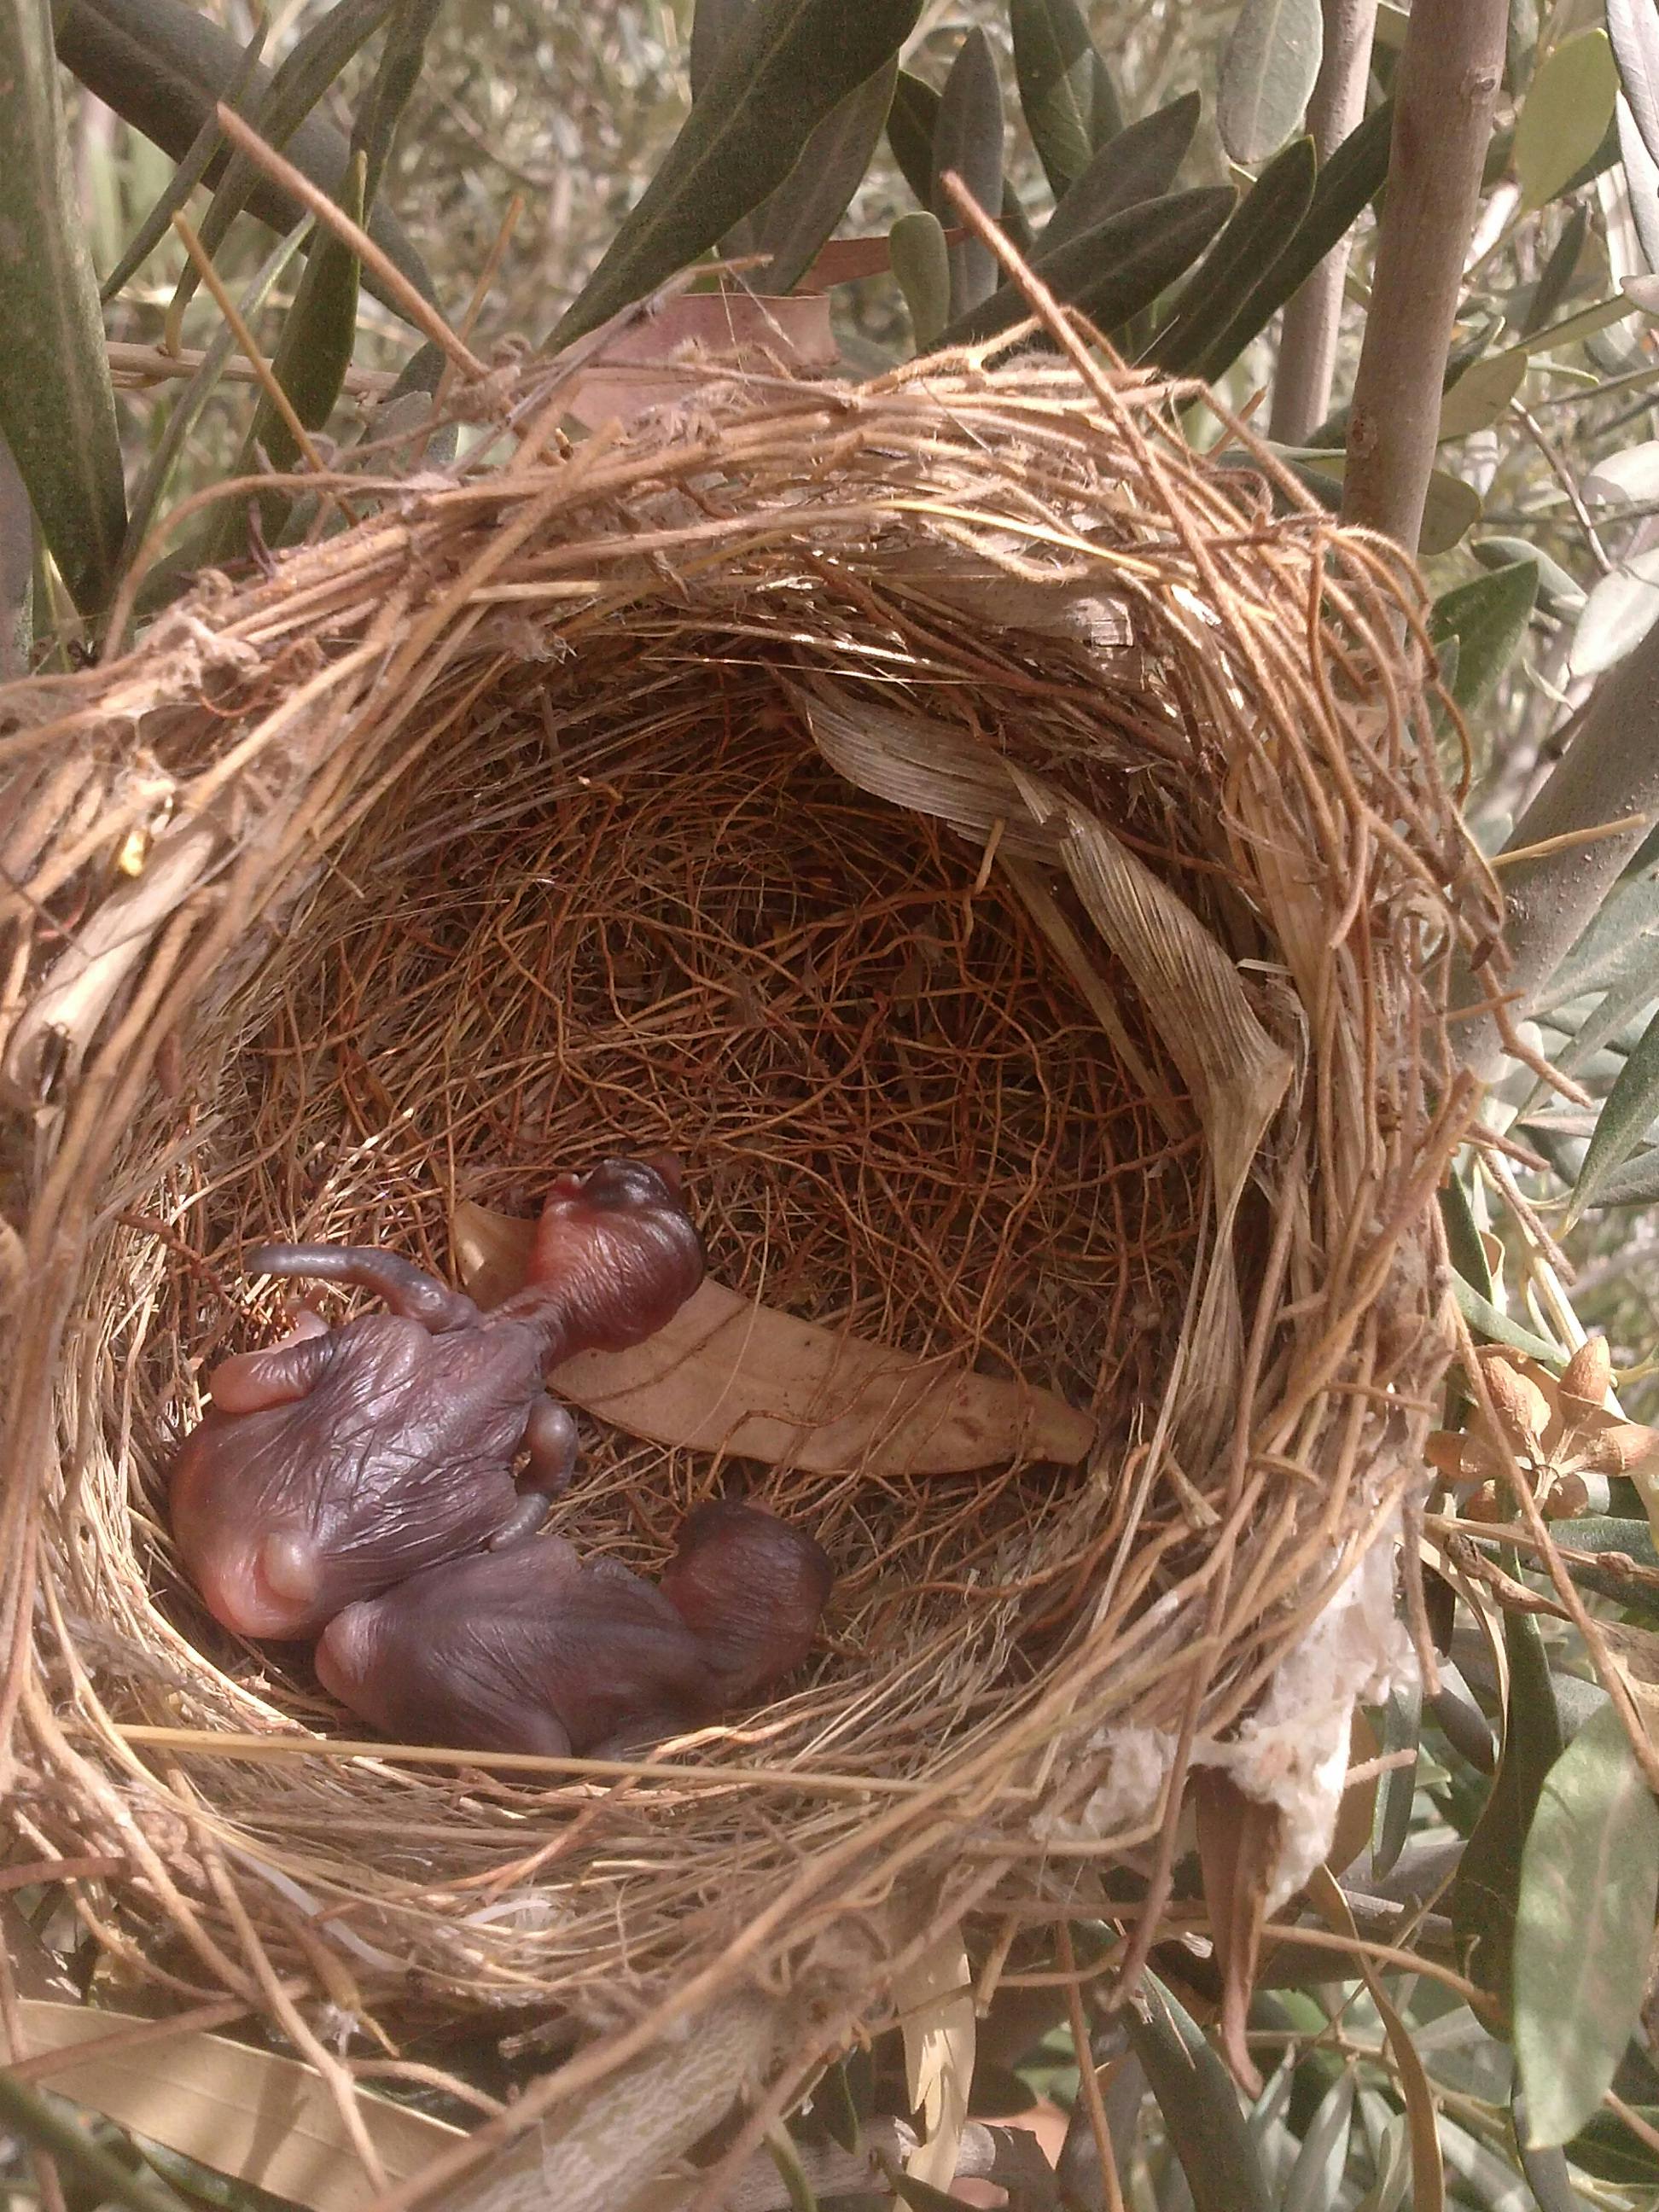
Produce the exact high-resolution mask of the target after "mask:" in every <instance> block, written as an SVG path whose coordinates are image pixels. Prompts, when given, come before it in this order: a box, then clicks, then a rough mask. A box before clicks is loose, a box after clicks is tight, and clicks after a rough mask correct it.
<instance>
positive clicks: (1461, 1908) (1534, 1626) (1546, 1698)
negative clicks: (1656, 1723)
mask: <svg viewBox="0 0 1659 2212" xmlns="http://www.w3.org/2000/svg"><path fill="white" fill-rule="evenodd" d="M1504 1649H1505V1650H1506V1651H1507V1652H1508V1654H1509V1661H1510V1704H1509V1712H1508V1715H1507V1717H1506V1718H1505V1722H1504V1755H1503V1758H1502V1759H1500V1760H1499V1762H1498V1778H1497V1779H1496V1781H1494V1783H1493V1784H1492V1794H1491V1796H1489V1797H1488V1798H1487V1800H1486V1809H1485V1810H1484V1811H1483V1812H1482V1814H1481V1815H1480V1819H1479V1820H1477V1821H1476V1823H1475V1826H1474V1834H1473V1835H1472V1836H1471V1837H1470V1838H1469V1840H1468V1846H1467V1848H1466V1849H1465V1850H1464V1853H1463V1858H1462V1864H1461V1865H1460V1866H1459V1868H1458V1870H1457V1879H1456V1881H1455V1883H1454V1884H1453V1887H1452V1895H1451V1911H1452V1926H1453V1928H1454V1929H1455V1933H1456V1936H1457V1941H1458V1943H1459V1946H1460V1948H1467V1949H1468V1958H1469V1966H1468V1971H1469V1972H1470V1974H1471V1975H1472V1977H1473V1978H1474V1980H1475V1981H1477V1982H1479V1984H1480V1986H1481V1988H1482V1989H1483V1990H1487V1991H1488V1992H1489V1993H1490V1994H1491V1995H1492V1996H1495V1997H1496V1998H1497V1999H1498V2002H1499V2003H1500V2004H1501V2005H1503V2006H1504V2008H1505V2009H1506V2010H1507V2008H1508V2007H1509V2003H1510V1957H1511V1954H1512V1951H1513V1947H1514V1942H1515V1925H1516V1905H1517V1902H1518V1899H1519V1897H1520V1891H1521V1854H1522V1846H1523V1845H1524V1844H1525V1842H1526V1839H1527V1831H1528V1829H1529V1828H1530V1827H1531V1826H1532V1820H1533V1814H1534V1812H1535V1811H1536V1809H1537V1806H1538V1800H1539V1796H1540V1795H1541V1791H1542V1790H1543V1787H1544V1782H1545V1778H1546V1777H1547V1775H1548V1773H1549V1771H1550V1769H1551V1768H1552V1767H1553V1765H1554V1764H1555V1762H1556V1760H1557V1759H1559V1757H1560V1755H1561V1723H1560V1718H1559V1715H1558V1714H1557V1712H1556V1710H1555V1699H1554V1698H1553V1696H1552V1694H1551V1692H1550V1672H1549V1660H1548V1656H1547V1653H1546V1651H1545V1650H1544V1639H1543V1638H1542V1636H1541V1634H1540V1633H1539V1628H1538V1623H1537V1621H1536V1620H1534V1617H1533V1616H1532V1615H1531V1614H1530V1613H1505V1614H1504Z"/></svg>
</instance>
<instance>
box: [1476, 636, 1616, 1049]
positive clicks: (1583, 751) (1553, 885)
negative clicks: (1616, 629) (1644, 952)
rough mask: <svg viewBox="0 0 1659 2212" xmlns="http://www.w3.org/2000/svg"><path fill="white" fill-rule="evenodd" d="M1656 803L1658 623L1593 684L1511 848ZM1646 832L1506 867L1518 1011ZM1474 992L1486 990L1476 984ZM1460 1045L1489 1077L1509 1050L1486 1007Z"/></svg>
mask: <svg viewBox="0 0 1659 2212" xmlns="http://www.w3.org/2000/svg"><path fill="white" fill-rule="evenodd" d="M1656 811H1659V629H1650V631H1649V632H1648V634H1647V635H1646V636H1645V637H1644V639H1643V640H1642V642H1641V643H1640V644H1639V645H1638V647H1637V648H1636V650H1635V651H1634V652H1633V653H1629V654H1627V655H1626V658H1625V659H1623V660H1621V661H1620V662H1619V664H1618V665H1617V666H1616V667H1613V668H1610V669H1609V670H1608V671H1607V674H1606V675H1605V676H1604V677H1603V678H1601V682H1600V683H1599V684H1597V685H1596V687H1595V690H1594V691H1593V692H1592V693H1591V695H1590V698H1589V704H1588V705H1587V706H1586V708H1584V712H1583V720H1582V722H1581V723H1580V725H1579V729H1578V734H1577V737H1576V738H1574V739H1573V741H1572V743H1571V744H1570V745H1569V746H1568V748H1567V750H1566V751H1565V754H1564V755H1563V756H1562V758H1561V762H1560V764H1559V767H1558V768H1557V769H1556V770H1555V773H1554V775H1552V776H1551V777H1550V779H1549V781H1548V782H1547V783H1546V784H1545V785H1544V787H1543V788H1542V789H1541V791H1540V792H1539V793H1538V794H1537V796H1536V797H1535V798H1534V800H1533V802H1532V804H1531V805H1529V806H1528V808H1527V810H1526V811H1525V812H1524V813H1523V814H1522V817H1521V818H1520V820H1519V821H1518V822H1517V823H1516V825H1515V827H1514V829H1512V830H1511V831H1510V836H1509V842H1508V847H1507V848H1506V849H1513V850H1516V851H1519V850H1520V849H1521V848H1522V847H1524V846H1528V845H1541V844H1543V843H1544V842H1546V840H1547V839H1549V838H1552V837H1560V836H1566V835H1568V834H1569V833H1571V832H1573V831H1577V830H1583V829H1589V828H1592V827H1593V826H1595V824H1596V823H1602V822H1616V821H1618V820H1619V819H1620V817H1621V816H1624V815H1641V816H1644V817H1648V818H1649V819H1651V817H1653V815H1654V814H1655V813H1656ZM1645 835H1646V825H1645V823H1638V825H1637V826H1635V827H1633V828H1631V829H1622V830H1620V832H1619V833H1618V835H1617V836H1611V837H1601V838H1598V839H1596V840H1595V842H1594V843H1591V844H1574V845H1571V846H1568V847H1565V848H1560V849H1558V850H1556V851H1554V852H1550V853H1545V854H1541V855H1540V856H1539V858H1538V859H1536V860H1517V861H1516V864H1515V866H1513V867H1512V868H1505V869H1504V892H1505V894H1506V896H1507V901H1508V918H1507V921H1506V923H1505V927H1504V940H1505V942H1506V943H1507V945H1508V946H1509V949H1510V962H1511V965H1510V970H1509V973H1508V974H1507V975H1505V976H1504V983H1503V987H1504V990H1506V991H1508V992H1510V993H1513V994H1515V997H1516V1003H1515V1004H1514V1005H1513V1006H1511V1008H1510V1018H1511V1019H1512V1020H1516V1021H1520V1020H1522V1019H1524V1018H1526V1016H1527V1015H1528V1014H1529V1013H1530V1012H1532V1009H1533V1007H1534V1006H1535V1005H1536V1003H1537V1002H1538V1000H1539V999H1540V998H1541V996H1542V995H1543V993H1544V991H1545V989H1546V987H1547V985H1548V984H1549V981H1550V980H1551V978H1552V977H1553V975H1554V974H1555V971H1556V969H1558V968H1559V966H1560V965H1561V963H1562V961H1563V960H1565V957H1566V956H1567V954H1568V953H1569V952H1570V951H1571V950H1572V948H1573V946H1574V945H1575V944H1577V940H1578V939H1579V938H1580V937H1581V936H1582V935H1583V932H1584V930H1585V929H1586V928H1587V927H1588V926H1589V923H1590V922H1591V921H1594V919H1595V915H1596V914H1597V912H1598V911H1599V910H1600V908H1601V902H1602V900H1603V899H1604V898H1605V897H1606V896H1607V893H1608V891H1609V890H1611V889H1612V887H1613V884H1614V883H1615V882H1616V881H1617V879H1618V877H1619V873H1620V870H1621V869H1622V868H1623V867H1624V866H1625V863H1626V861H1627V860H1629V859H1630V856H1631V854H1632V853H1633V852H1634V851H1635V850H1636V848H1637V847H1638V845H1639V844H1640V843H1641V842H1642V839H1643V837H1644V836H1645ZM1471 995H1472V996H1479V995H1480V987H1479V986H1476V987H1475V988H1474V990H1473V991H1472V993H1471ZM1503 1055H1504V1048H1503V1043H1502V1040H1501V1039H1500V1037H1499V1036H1498V1025H1497V1023H1496V1022H1495V1021H1493V1020H1492V1018H1490V1017H1488V1016H1483V1017H1482V1018H1481V1019H1480V1020H1479V1021H1478V1022H1471V1023H1470V1024H1468V1031H1467V1034H1466V1036H1465V1038H1464V1041H1463V1043H1462V1057H1463V1060H1464V1064H1465V1066H1468V1067H1469V1068H1471V1069H1472V1070H1473V1071H1474V1073H1475V1074H1477V1075H1480V1076H1483V1077H1485V1078H1486V1079H1491V1078H1492V1075H1494V1074H1495V1073H1497V1070H1498V1066H1499V1065H1500V1064H1501V1062H1502V1060H1503Z"/></svg>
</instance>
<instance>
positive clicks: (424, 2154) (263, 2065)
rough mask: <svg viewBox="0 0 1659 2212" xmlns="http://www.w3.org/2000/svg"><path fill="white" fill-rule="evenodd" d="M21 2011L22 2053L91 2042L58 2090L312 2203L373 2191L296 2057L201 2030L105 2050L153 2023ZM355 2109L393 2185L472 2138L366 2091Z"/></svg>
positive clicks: (332, 2109)
mask: <svg viewBox="0 0 1659 2212" xmlns="http://www.w3.org/2000/svg"><path fill="white" fill-rule="evenodd" d="M19 2010H20V2012H21V2021H22V2030H23V2045H24V2053H25V2055H26V2056H27V2057H35V2056H36V2055H37V2054H39V2053H41V2052H45V2051H72V2050H73V2049H74V2048H75V2047H76V2045H80V2044H85V2045H88V2046H91V2047H90V2048H89V2049H88V2052H87V2055H86V2057H84V2058H81V2059H70V2060H67V2061H66V2063H64V2066H63V2067H62V2068H61V2069H54V2070H53V2072H52V2075H50V2076H49V2077H48V2080H47V2082H46V2087H49V2088H50V2089H52V2090H53V2091H54V2092H56V2093H58V2094H59V2095H61V2096H65V2097H72V2098H73V2099H74V2100H75V2101H76V2103H77V2104H82V2105H85V2106H87V2107H88V2110H89V2111H92V2112H102V2113H103V2114H104V2115H105V2117H106V2118H109V2119H112V2120H114V2121H115V2122H116V2123H117V2124H118V2125H119V2126H121V2127H125V2128H131V2129H132V2130H134V2132H135V2133H137V2134H138V2135H141V2136H148V2137H149V2140H150V2141H151V2142H158V2143H162V2144H164V2145H165V2146H166V2147H167V2149H169V2150H174V2151H178V2152H179V2153H180V2154H182V2155H183V2156H184V2157H185V2158H193V2159H195V2160H197V2161H198V2163H199V2164H201V2165H203V2166H211V2167H212V2168H213V2169H214V2171H215V2172H218V2173H228V2174H232V2175H234V2177H235V2178H236V2179H237V2180H239V2181H246V2182H252V2184H254V2185H256V2186H257V2187H258V2188H260V2189H266V2190H270V2191H271V2192H272V2193H273V2194H274V2195H276V2196H277V2197H288V2198H289V2200H290V2201H291V2202H292V2203H295V2204H304V2205H308V2206H310V2207H311V2208H313V2212H357V2208H358V2207H359V2206H361V2205H365V2204H367V2203H368V2202H369V2200H370V2198H371V2197H373V2196H374V2193H375V2192H374V2185H373V2184H372V2183H371V2181H370V2180H369V2178H368V2175H367V2174H366V2173H365V2172H363V2170H362V2166H361V2165H360V2164H359V2162H358V2159H357V2154H356V2151H355V2150H354V2149H353V2148H352V2146H351V2142H350V2139H349V2136H347V2134H346V2130H345V2126H344V2124H343V2121H342V2120H341V2118H340V2115H339V2112H338V2109H337V2106H336V2105H335V2102H334V2100H333V2097H332V2096H331V2094H330V2093H329V2090H328V2089H327V2087H326V2086H325V2084H324V2083H323V2082H322V2081H320V2080H319V2078H318V2076H317V2075H315V2074H313V2072H312V2070H311V2069H310V2068H309V2067H308V2066H304V2065H301V2063H300V2062H299V2061H298V2060H297V2059H294V2058H279V2057H275V2056H274V2055H273V2054H272V2053H270V2052H269V2051H250V2050H248V2049H247V2048H246V2046H245V2045H241V2044H240V2043H232V2042H230V2041H229V2040H228V2039H226V2038H225V2037H223V2036H220V2035H201V2034H185V2035H173V2036H168V2037H167V2039H165V2041H159V2042H152V2043H144V2044H138V2045H134V2046H132V2047H131V2048H130V2049H128V2050H125V2051H116V2052H114V2053H112V2054H106V2053H104V2052H101V2051H99V2050H98V2049H97V2048H96V2046H97V2045H99V2044H100V2042H102V2041H104V2040H106V2039H108V2038H110V2037H112V2036H116V2035H121V2034H125V2033H127V2032H128V2031H129V2030H133V2029H137V2030H143V2029H146V2028H150V2029H153V2028H154V2027H155V2022H154V2021H147V2020H143V2019H140V2018H138V2017H137V2016H136V2015H131V2014H127V2013H115V2012H92V2011H88V2009H87V2008H86V2007H84V2006H82V2005H72V2004H54V2003H52V2002H48V2001H47V2000H46V1999H44V1998H23V1999H21V2000H20V2002H19ZM357 2109H358V2112H360V2113H361V2114H362V2121H363V2125H364V2127H365V2128H366V2129H367V2130H368V2136H369V2139H370V2141H371V2142H373V2143H374V2148H375V2149H376V2150H377V2151H378V2152H379V2153H380V2159H381V2161H382V2163H383V2164H384V2166H385V2167H386V2172H387V2175H388V2177H389V2178H390V2179H391V2180H392V2182H394V2183H397V2182H400V2181H405V2180H408V2179H410V2177H411V2176H412V2175H414V2174H416V2173H418V2172H420V2171H421V2169H422V2167H423V2166H427V2165H428V2164H429V2163H430V2162H431V2160H434V2159H435V2158H436V2157H438V2156H439V2154H441V2152H444V2151H447V2150H449V2149H451V2148H453V2146H454V2145H455V2144H456V2143H457V2142H460V2141H462V2140H463V2138H464V2134H465V2130H462V2129H459V2128H453V2127H450V2126H449V2125H447V2124H446V2123H445V2122H444V2121H441V2120H429V2119H428V2118H426V2117H425V2116H424V2115H423V2114H422V2113H420V2112H410V2111H408V2110H407V2109H406V2108H405V2107H404V2106H401V2105H394V2104H392V2103H390V2102H389V2101H388V2100H386V2098H384V2097H376V2096H373V2095H369V2094H360V2095H359V2097H358V2099H357Z"/></svg>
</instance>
